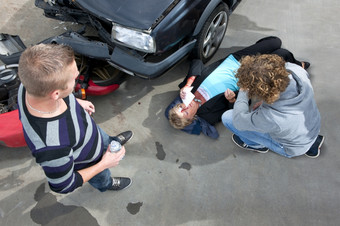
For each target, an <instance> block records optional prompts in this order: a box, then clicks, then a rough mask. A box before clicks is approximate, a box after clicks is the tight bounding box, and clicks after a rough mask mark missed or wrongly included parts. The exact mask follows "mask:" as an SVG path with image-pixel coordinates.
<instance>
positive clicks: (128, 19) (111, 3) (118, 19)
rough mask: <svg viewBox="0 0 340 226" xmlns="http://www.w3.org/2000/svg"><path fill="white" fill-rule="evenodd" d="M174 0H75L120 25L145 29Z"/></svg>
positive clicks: (90, 10)
mask: <svg viewBox="0 0 340 226" xmlns="http://www.w3.org/2000/svg"><path fill="white" fill-rule="evenodd" d="M173 1H174V0H99V1H93V0H76V1H75V2H77V3H78V4H79V5H80V6H81V7H83V8H84V9H85V10H88V11H89V12H91V13H92V14H94V15H96V16H97V17H100V18H105V19H107V20H110V21H112V22H115V23H118V24H120V25H124V26H128V27H133V28H138V29H143V30H147V29H149V28H150V27H151V26H152V24H154V23H155V22H156V20H157V18H159V17H160V16H161V15H162V13H163V12H164V11H165V10H166V9H167V8H168V7H169V6H170V5H171V3H172V2H173Z"/></svg>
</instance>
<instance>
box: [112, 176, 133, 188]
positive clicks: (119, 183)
mask: <svg viewBox="0 0 340 226" xmlns="http://www.w3.org/2000/svg"><path fill="white" fill-rule="evenodd" d="M131 182H132V181H131V179H130V178H128V177H112V186H111V187H110V188H108V190H111V191H120V190H123V189H125V188H127V187H129V186H130V185H131Z"/></svg>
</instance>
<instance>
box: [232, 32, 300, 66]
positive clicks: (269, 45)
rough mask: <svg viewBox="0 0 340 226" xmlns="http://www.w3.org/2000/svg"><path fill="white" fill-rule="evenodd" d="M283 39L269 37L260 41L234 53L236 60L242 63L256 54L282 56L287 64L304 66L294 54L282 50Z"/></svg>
mask: <svg viewBox="0 0 340 226" xmlns="http://www.w3.org/2000/svg"><path fill="white" fill-rule="evenodd" d="M281 44H282V42H281V39H279V38H278V37H274V36H269V37H266V38H262V39H260V40H258V41H257V42H256V43H255V44H253V45H251V46H249V47H246V48H244V49H241V50H239V51H236V52H235V53H232V54H233V56H234V57H235V58H236V60H238V61H240V60H241V58H242V57H244V56H251V55H256V54H276V55H279V56H281V57H282V58H283V59H284V60H285V61H286V62H290V63H294V64H297V65H300V66H302V64H301V62H300V61H298V60H296V59H295V58H294V55H293V53H291V52H290V51H288V50H286V49H283V48H281Z"/></svg>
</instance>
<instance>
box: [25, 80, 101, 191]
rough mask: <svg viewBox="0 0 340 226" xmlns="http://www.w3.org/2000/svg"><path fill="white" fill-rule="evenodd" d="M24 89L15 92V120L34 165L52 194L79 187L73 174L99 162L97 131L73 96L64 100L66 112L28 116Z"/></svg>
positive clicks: (99, 139)
mask: <svg viewBox="0 0 340 226" xmlns="http://www.w3.org/2000/svg"><path fill="white" fill-rule="evenodd" d="M25 93H26V92H25V88H24V87H23V85H20V88H19V92H18V106H19V117H20V120H21V122H22V125H23V129H24V136H25V140H26V143H27V145H28V147H29V149H30V150H31V152H32V155H33V156H34V157H35V160H36V162H37V163H38V164H39V165H40V166H41V167H42V168H43V170H44V172H45V175H46V177H47V180H48V183H49V186H50V188H51V190H52V191H55V192H58V193H68V192H72V191H73V190H74V189H76V188H78V187H80V186H82V184H83V179H82V177H81V175H80V174H79V173H78V172H77V171H78V170H80V169H84V168H87V167H90V166H92V165H94V164H96V163H97V162H99V161H100V159H101V157H102V155H103V152H104V148H103V141H102V137H101V135H100V132H99V129H98V127H97V125H96V123H95V122H94V121H93V119H92V118H91V116H90V115H89V114H88V113H87V112H86V111H85V110H84V109H83V108H82V107H81V106H80V104H79V103H78V102H77V100H76V98H75V97H74V95H73V94H70V95H69V96H68V97H66V98H64V101H65V103H66V104H67V106H68V108H67V110H66V111H65V112H64V113H62V114H61V115H59V116H56V117H53V118H39V117H35V116H32V115H31V114H30V113H29V112H28V110H27V107H26V104H25Z"/></svg>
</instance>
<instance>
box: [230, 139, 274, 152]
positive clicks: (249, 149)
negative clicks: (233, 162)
mask: <svg viewBox="0 0 340 226" xmlns="http://www.w3.org/2000/svg"><path fill="white" fill-rule="evenodd" d="M231 140H232V141H233V142H234V144H236V145H237V146H238V147H239V148H242V149H244V150H248V151H256V152H257V153H261V154H265V153H267V152H268V151H269V149H267V151H257V150H255V149H251V148H245V147H243V146H241V145H239V144H238V143H237V142H236V141H235V140H234V136H231Z"/></svg>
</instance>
